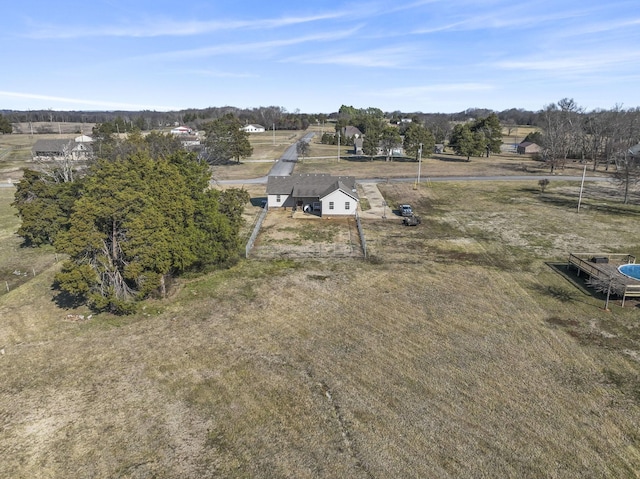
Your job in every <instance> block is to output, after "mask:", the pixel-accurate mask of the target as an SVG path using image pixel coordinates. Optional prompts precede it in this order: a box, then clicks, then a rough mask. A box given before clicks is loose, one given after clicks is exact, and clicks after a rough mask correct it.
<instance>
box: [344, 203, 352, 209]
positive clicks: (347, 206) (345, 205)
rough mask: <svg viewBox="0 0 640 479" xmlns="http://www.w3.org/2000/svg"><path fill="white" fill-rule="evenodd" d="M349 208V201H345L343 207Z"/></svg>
mask: <svg viewBox="0 0 640 479" xmlns="http://www.w3.org/2000/svg"><path fill="white" fill-rule="evenodd" d="M349 208H351V202H350V201H345V202H344V209H345V210H348V209H349Z"/></svg>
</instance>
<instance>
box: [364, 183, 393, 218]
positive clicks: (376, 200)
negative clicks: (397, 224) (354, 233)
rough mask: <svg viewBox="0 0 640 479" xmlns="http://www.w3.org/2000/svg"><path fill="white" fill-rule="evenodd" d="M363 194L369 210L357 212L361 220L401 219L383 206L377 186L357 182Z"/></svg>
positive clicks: (375, 184)
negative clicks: (367, 201)
mask: <svg viewBox="0 0 640 479" xmlns="http://www.w3.org/2000/svg"><path fill="white" fill-rule="evenodd" d="M357 183H358V185H360V187H361V188H362V190H363V192H364V197H365V198H367V199H368V200H369V206H370V207H371V208H370V209H368V210H366V211H362V210H361V209H360V210H358V214H359V215H360V218H362V219H381V218H382V219H385V218H386V219H390V220H399V221H401V220H402V218H400V217H399V216H396V215H395V214H394V213H393V211H392V209H391V208H390V207H389V206H385V201H384V198H383V197H382V193H380V190H379V189H378V184H377V183H373V182H368V181H367V182H360V181H358V182H357Z"/></svg>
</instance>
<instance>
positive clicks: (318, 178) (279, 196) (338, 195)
mask: <svg viewBox="0 0 640 479" xmlns="http://www.w3.org/2000/svg"><path fill="white" fill-rule="evenodd" d="M359 201H360V198H359V197H358V192H357V190H356V179H355V177H353V176H332V175H329V174H324V173H315V174H313V173H310V174H300V175H291V176H269V177H268V180H267V206H268V207H269V208H292V209H296V210H302V211H305V212H307V213H313V214H317V215H320V216H345V215H355V214H356V210H357V209H358V202H359Z"/></svg>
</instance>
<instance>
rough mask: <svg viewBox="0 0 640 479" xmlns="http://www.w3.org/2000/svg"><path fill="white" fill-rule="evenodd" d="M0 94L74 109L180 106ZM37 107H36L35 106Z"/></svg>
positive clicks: (137, 108)
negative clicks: (82, 107) (90, 107)
mask: <svg viewBox="0 0 640 479" xmlns="http://www.w3.org/2000/svg"><path fill="white" fill-rule="evenodd" d="M0 96H2V97H7V98H13V99H26V100H42V101H44V102H51V103H58V104H60V103H61V104H64V105H65V106H60V105H57V107H58V108H65V109H72V108H73V107H71V106H70V105H75V106H76V107H77V105H80V106H85V107H87V106H93V107H104V108H113V109H123V110H159V111H169V110H179V109H180V108H179V107H174V106H160V105H153V106H151V105H141V104H137V103H120V102H111V101H100V100H83V99H80V98H69V97H60V96H52V95H40V94H37V93H20V92H13V91H0ZM34 108H36V107H34ZM41 108H49V106H46V107H41Z"/></svg>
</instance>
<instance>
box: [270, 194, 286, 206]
mask: <svg viewBox="0 0 640 479" xmlns="http://www.w3.org/2000/svg"><path fill="white" fill-rule="evenodd" d="M288 199H289V195H267V206H268V207H269V208H282V207H283V206H289V205H288V204H285V203H286V202H287V200H288ZM278 200H280V201H278Z"/></svg>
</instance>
